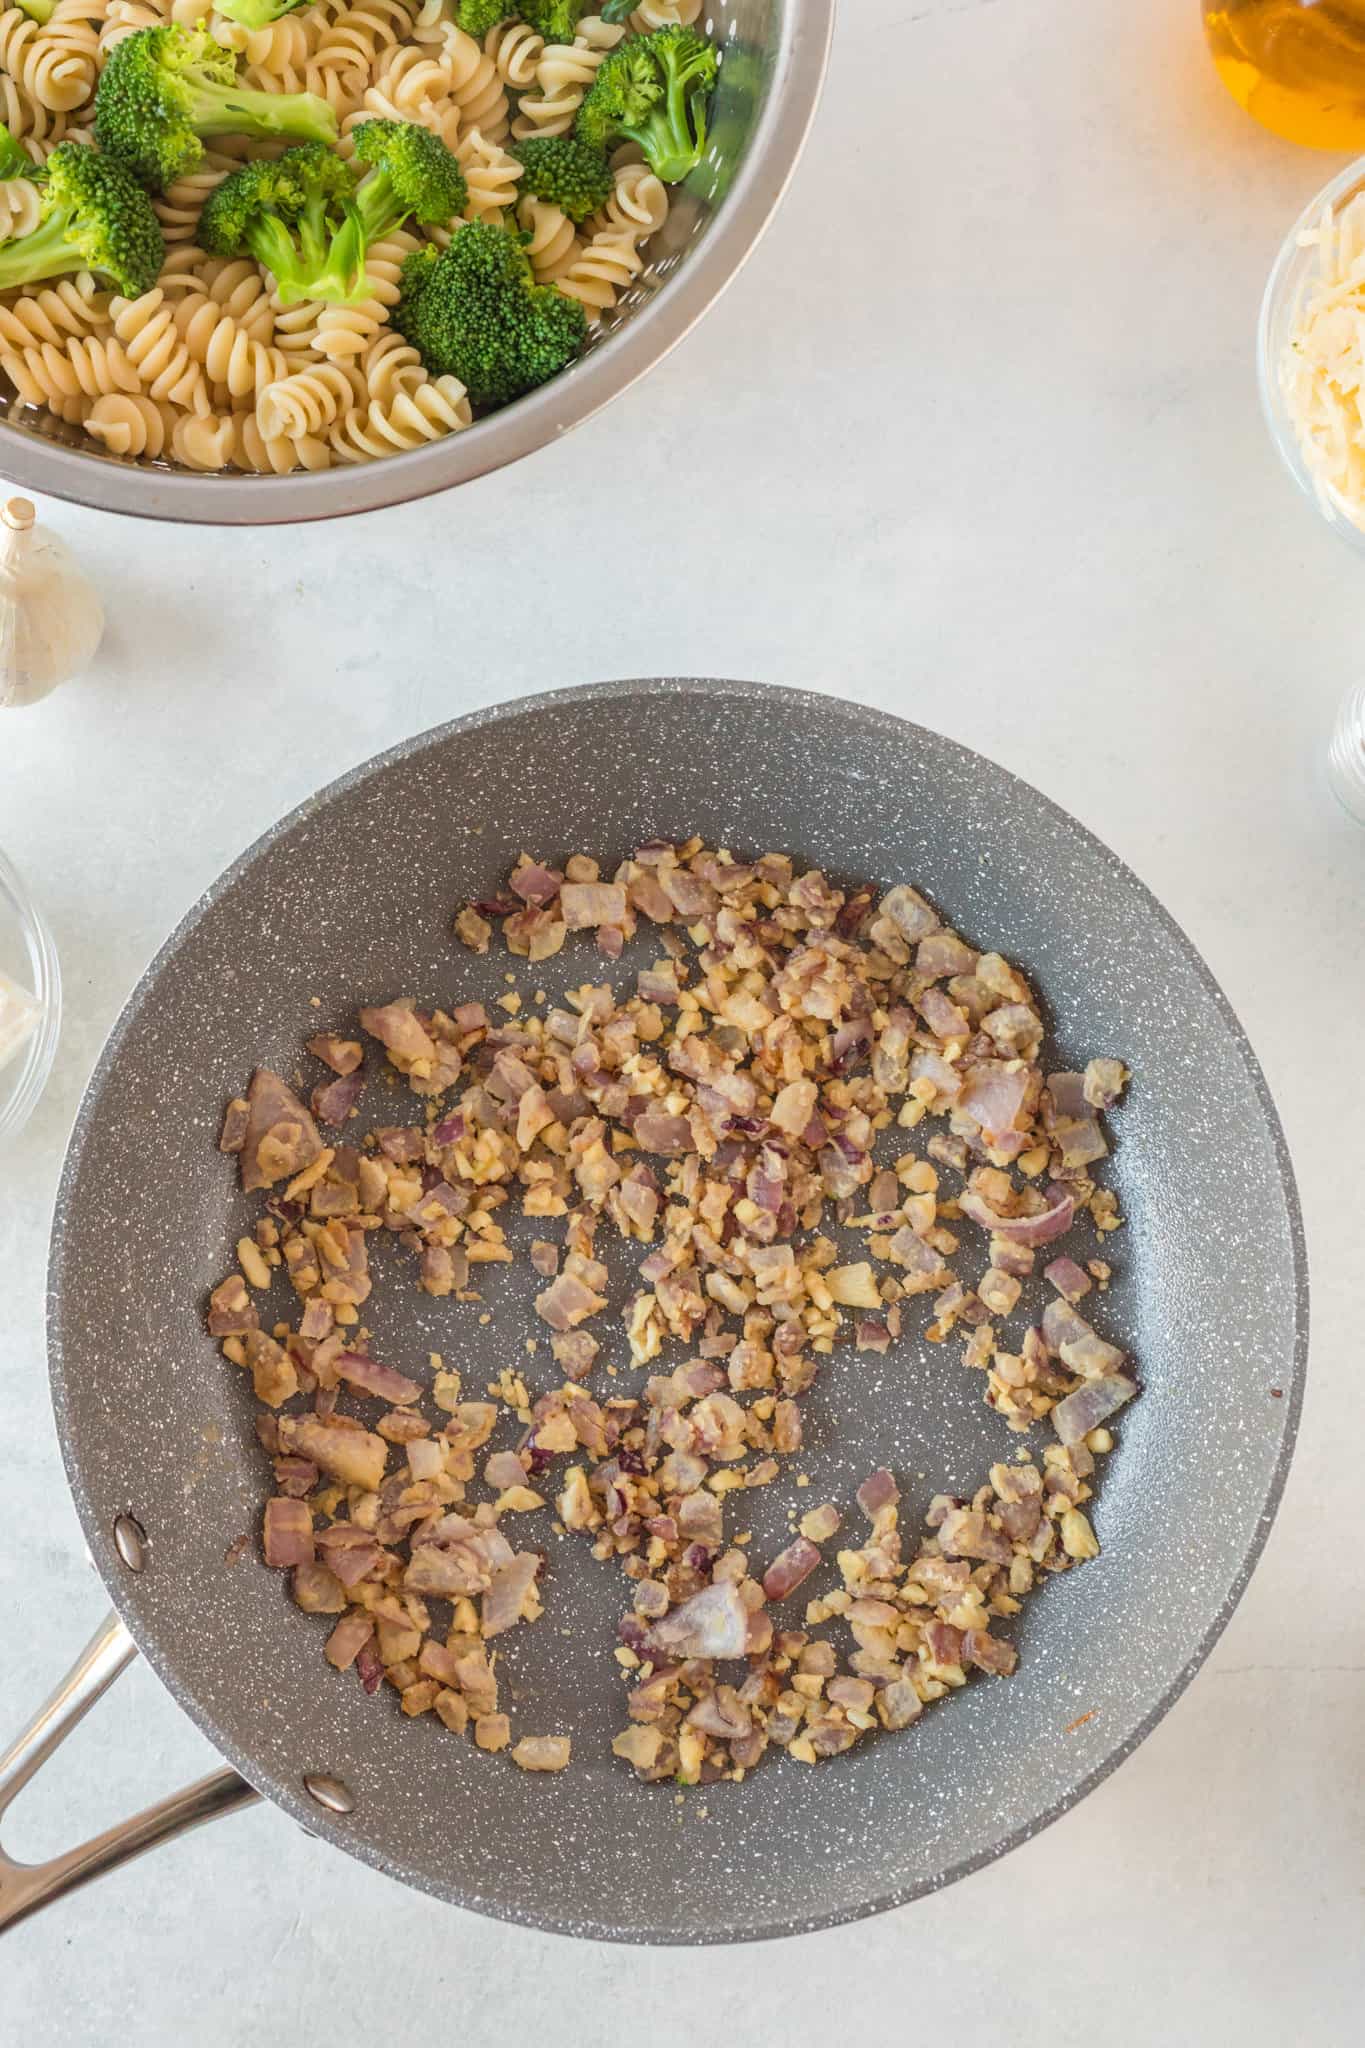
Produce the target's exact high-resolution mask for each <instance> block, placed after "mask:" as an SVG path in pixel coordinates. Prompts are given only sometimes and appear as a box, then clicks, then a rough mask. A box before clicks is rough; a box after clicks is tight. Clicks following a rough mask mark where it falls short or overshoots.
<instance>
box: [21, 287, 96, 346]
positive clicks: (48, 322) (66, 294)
mask: <svg viewBox="0 0 1365 2048" xmlns="http://www.w3.org/2000/svg"><path fill="white" fill-rule="evenodd" d="M109 307H110V294H109V293H108V292H104V291H100V290H99V289H98V288H97V286H96V284H95V280H94V278H93V277H91V276H90V274H89V272H88V271H84V270H83V271H81V272H79V273H78V275H77V276H75V277H64V278H62V279H61V280H60V281H59V282H58V283H56V284H52V285H47V286H44V287H43V288H42V289H41V290H38V291H33V292H25V293H24V294H23V295H22V297H17V298H15V299H14V300H13V302H12V303H11V304H9V305H5V304H0V341H3V342H4V344H5V346H6V348H17V349H25V348H33V347H36V346H38V345H39V344H41V343H42V342H55V343H56V344H57V346H58V347H64V346H65V344H66V342H67V341H69V340H70V339H71V338H72V337H73V336H76V335H81V334H94V333H96V332H98V331H99V330H100V329H101V328H104V327H107V326H108V325H109V321H110V313H109Z"/></svg>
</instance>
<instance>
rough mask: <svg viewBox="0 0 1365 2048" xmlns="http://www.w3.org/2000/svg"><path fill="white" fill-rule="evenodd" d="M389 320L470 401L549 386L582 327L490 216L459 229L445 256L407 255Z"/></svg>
mask: <svg viewBox="0 0 1365 2048" xmlns="http://www.w3.org/2000/svg"><path fill="white" fill-rule="evenodd" d="M390 318H391V319H392V322H393V324H394V326H395V327H396V328H397V329H398V332H399V333H400V334H401V335H402V336H403V338H404V340H406V341H410V342H411V343H412V345H413V347H414V348H415V349H416V350H417V351H418V353H419V354H420V355H421V358H422V361H423V362H424V363H425V364H426V366H427V368H428V369H429V370H430V371H431V372H432V374H433V375H434V376H438V377H440V376H446V375H450V376H455V377H458V378H459V380H460V382H461V383H462V384H463V385H464V387H465V389H466V390H467V391H468V393H469V396H470V398H471V399H472V401H473V402H474V404H475V405H505V404H506V403H507V401H508V399H510V398H517V397H519V396H520V394H521V393H522V392H523V391H530V390H531V389H532V388H533V387H534V386H535V385H537V384H543V383H545V381H546V379H547V378H549V377H553V376H554V375H555V373H556V371H558V370H562V369H563V367H564V365H565V363H567V362H568V361H569V360H570V358H571V357H572V356H574V355H575V354H576V353H577V351H578V350H579V348H580V347H581V346H582V343H583V337H584V335H585V334H586V332H587V317H586V315H585V313H584V311H583V308H582V306H581V305H580V304H579V303H578V301H577V299H569V298H565V296H564V295H563V293H562V292H557V291H556V290H555V288H554V286H553V285H548V284H539V285H538V284H537V283H536V282H535V279H534V275H533V273H532V270H531V264H530V260H529V258H528V257H527V254H526V250H525V247H524V246H523V243H522V238H521V236H520V235H518V234H516V233H514V232H513V231H512V230H510V229H508V228H504V227H500V226H498V225H496V224H495V223H494V222H492V221H474V222H472V223H471V224H470V226H468V227H464V228H461V229H460V232H459V234H458V235H456V237H455V239H454V241H453V242H452V243H451V245H450V247H449V248H448V249H446V250H444V251H443V252H441V253H438V252H437V251H436V250H435V249H432V248H427V249H418V250H416V251H415V252H414V253H413V254H412V255H411V256H409V257H408V259H407V261H406V263H405V264H404V265H403V273H402V288H401V295H400V297H399V300H398V304H397V305H396V306H395V307H394V309H393V312H392V313H391V315H390Z"/></svg>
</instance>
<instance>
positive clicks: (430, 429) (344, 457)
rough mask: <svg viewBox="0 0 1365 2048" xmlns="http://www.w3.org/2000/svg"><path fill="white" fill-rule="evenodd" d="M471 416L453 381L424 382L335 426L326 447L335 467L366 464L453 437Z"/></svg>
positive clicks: (350, 414)
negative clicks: (380, 457) (329, 449)
mask: <svg viewBox="0 0 1365 2048" xmlns="http://www.w3.org/2000/svg"><path fill="white" fill-rule="evenodd" d="M471 417H472V415H471V413H470V410H469V399H468V397H467V396H466V394H465V388H464V385H463V384H462V383H461V382H460V380H459V378H458V377H436V378H427V379H424V381H423V382H422V383H421V384H418V385H416V386H415V387H414V388H413V389H412V390H410V391H400V392H399V393H398V395H397V397H396V398H395V399H394V400H393V403H392V404H391V405H381V404H380V403H379V401H378V400H377V399H372V400H371V401H370V403H369V404H368V405H367V406H365V407H364V408H363V409H362V408H360V407H357V408H356V409H355V410H354V411H353V412H348V413H347V414H346V416H345V417H344V419H340V420H338V421H337V422H336V423H335V424H334V425H333V426H332V427H331V428H330V429H329V431H328V435H327V442H328V446H329V447H330V448H331V451H332V453H333V454H334V455H335V456H336V458H337V460H338V461H339V462H370V461H373V460H374V459H375V458H376V457H377V456H381V455H396V454H399V453H401V452H402V451H403V450H404V449H407V448H420V447H421V445H422V443H423V442H424V441H439V440H441V439H442V438H443V437H444V436H445V435H446V434H458V433H460V432H462V430H463V429H464V428H465V427H467V426H468V425H469V423H470V419H471Z"/></svg>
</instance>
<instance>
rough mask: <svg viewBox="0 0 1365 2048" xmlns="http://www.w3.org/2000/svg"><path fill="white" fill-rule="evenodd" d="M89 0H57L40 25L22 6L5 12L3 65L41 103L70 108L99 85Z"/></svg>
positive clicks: (0, 25)
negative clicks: (87, 1)
mask: <svg viewBox="0 0 1365 2048" xmlns="http://www.w3.org/2000/svg"><path fill="white" fill-rule="evenodd" d="M88 12H89V9H88V6H87V4H86V0H57V5H56V7H55V8H54V9H53V11H52V15H51V18H50V19H49V20H48V21H47V22H45V23H43V24H42V26H41V27H40V26H39V24H38V23H37V22H36V21H33V20H31V19H30V18H29V16H28V15H27V14H25V13H24V11H23V9H22V8H19V7H7V8H6V9H5V11H4V13H3V14H0V67H3V69H4V71H5V73H6V76H7V77H9V78H10V79H11V80H12V81H13V83H14V84H15V85H16V86H18V87H19V88H20V89H21V90H22V91H23V92H24V93H26V94H27V95H28V97H29V99H30V100H32V101H33V102H34V104H35V105H36V106H40V107H45V108H46V109H47V110H48V112H49V113H53V114H69V113H72V112H74V110H75V109H76V108H77V107H80V106H83V105H84V104H85V102H86V101H87V100H88V99H89V98H90V96H91V94H92V93H93V92H94V90H95V60H96V56H97V54H98V51H99V37H98V36H97V34H96V32H95V30H94V29H93V28H91V26H90V23H89V21H88V20H87V18H86V17H87V15H88Z"/></svg>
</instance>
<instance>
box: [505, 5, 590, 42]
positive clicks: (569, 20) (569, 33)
mask: <svg viewBox="0 0 1365 2048" xmlns="http://www.w3.org/2000/svg"><path fill="white" fill-rule="evenodd" d="M587 4H588V0H517V13H518V14H519V15H520V16H521V18H522V20H523V21H528V22H529V23H530V24H531V27H532V28H533V29H534V30H535V32H536V34H537V35H540V36H544V38H545V40H546V42H547V43H571V42H572V41H573V39H574V36H575V35H576V33H577V31H578V17H579V16H580V15H581V14H582V13H583V12H584V10H585V8H586V7H587Z"/></svg>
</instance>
